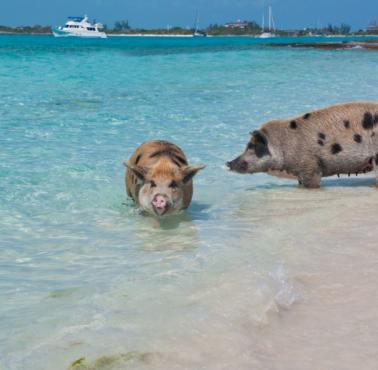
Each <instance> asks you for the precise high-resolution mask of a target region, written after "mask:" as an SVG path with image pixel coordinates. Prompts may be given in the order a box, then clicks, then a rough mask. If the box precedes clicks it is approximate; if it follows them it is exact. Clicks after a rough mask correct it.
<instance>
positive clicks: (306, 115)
mask: <svg viewBox="0 0 378 370" xmlns="http://www.w3.org/2000/svg"><path fill="white" fill-rule="evenodd" d="M310 116H311V113H306V114H304V115H303V119H309V118H310Z"/></svg>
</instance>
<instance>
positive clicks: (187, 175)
mask: <svg viewBox="0 0 378 370" xmlns="http://www.w3.org/2000/svg"><path fill="white" fill-rule="evenodd" d="M205 167H206V166H205V165H201V166H186V167H185V168H184V169H183V170H182V174H183V179H182V182H183V183H184V184H186V183H188V182H189V181H190V180H191V179H192V178H193V177H194V175H195V174H196V173H197V172H198V171H200V170H202V169H204V168H205Z"/></svg>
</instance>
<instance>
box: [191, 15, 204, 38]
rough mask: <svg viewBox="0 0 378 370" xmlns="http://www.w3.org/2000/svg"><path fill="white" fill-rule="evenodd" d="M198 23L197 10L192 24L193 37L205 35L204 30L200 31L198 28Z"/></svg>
mask: <svg viewBox="0 0 378 370" xmlns="http://www.w3.org/2000/svg"><path fill="white" fill-rule="evenodd" d="M198 24H199V18H198V10H197V12H196V21H195V24H194V32H193V37H206V36H207V33H206V32H204V31H200V30H199V29H198Z"/></svg>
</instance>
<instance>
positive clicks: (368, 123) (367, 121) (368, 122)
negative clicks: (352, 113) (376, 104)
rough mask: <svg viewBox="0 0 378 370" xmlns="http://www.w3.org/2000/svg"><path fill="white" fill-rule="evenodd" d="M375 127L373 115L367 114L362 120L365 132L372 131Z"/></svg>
mask: <svg viewBox="0 0 378 370" xmlns="http://www.w3.org/2000/svg"><path fill="white" fill-rule="evenodd" d="M373 126H374V119H373V115H372V114H371V113H370V112H365V114H364V117H363V118H362V127H363V128H364V129H365V130H370V129H372V128H373Z"/></svg>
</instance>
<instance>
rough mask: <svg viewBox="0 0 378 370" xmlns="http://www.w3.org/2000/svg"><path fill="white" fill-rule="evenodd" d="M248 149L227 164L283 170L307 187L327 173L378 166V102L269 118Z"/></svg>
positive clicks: (257, 169) (377, 171)
mask: <svg viewBox="0 0 378 370" xmlns="http://www.w3.org/2000/svg"><path fill="white" fill-rule="evenodd" d="M251 135H252V137H251V139H250V141H249V142H248V145H247V147H246V149H245V150H244V152H243V153H242V154H241V155H239V156H238V157H237V158H235V159H234V160H232V161H230V162H227V166H228V167H229V168H230V170H232V171H236V172H239V173H256V172H268V173H271V174H274V175H276V174H277V173H283V174H286V175H289V176H292V177H295V178H297V179H298V181H299V183H300V184H302V185H303V186H305V187H307V188H318V187H319V186H320V180H321V178H322V177H325V176H332V175H336V174H337V175H339V174H349V175H350V173H356V174H358V173H361V172H368V171H372V170H373V169H374V170H375V174H376V177H377V185H378V103H374V102H352V103H346V104H338V105H333V106H330V107H328V108H324V109H320V110H315V111H313V112H309V113H306V114H304V115H302V116H296V117H291V118H288V119H278V120H273V121H269V122H267V123H264V124H263V125H262V126H260V128H259V129H257V130H256V131H253V132H252V134H251Z"/></svg>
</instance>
